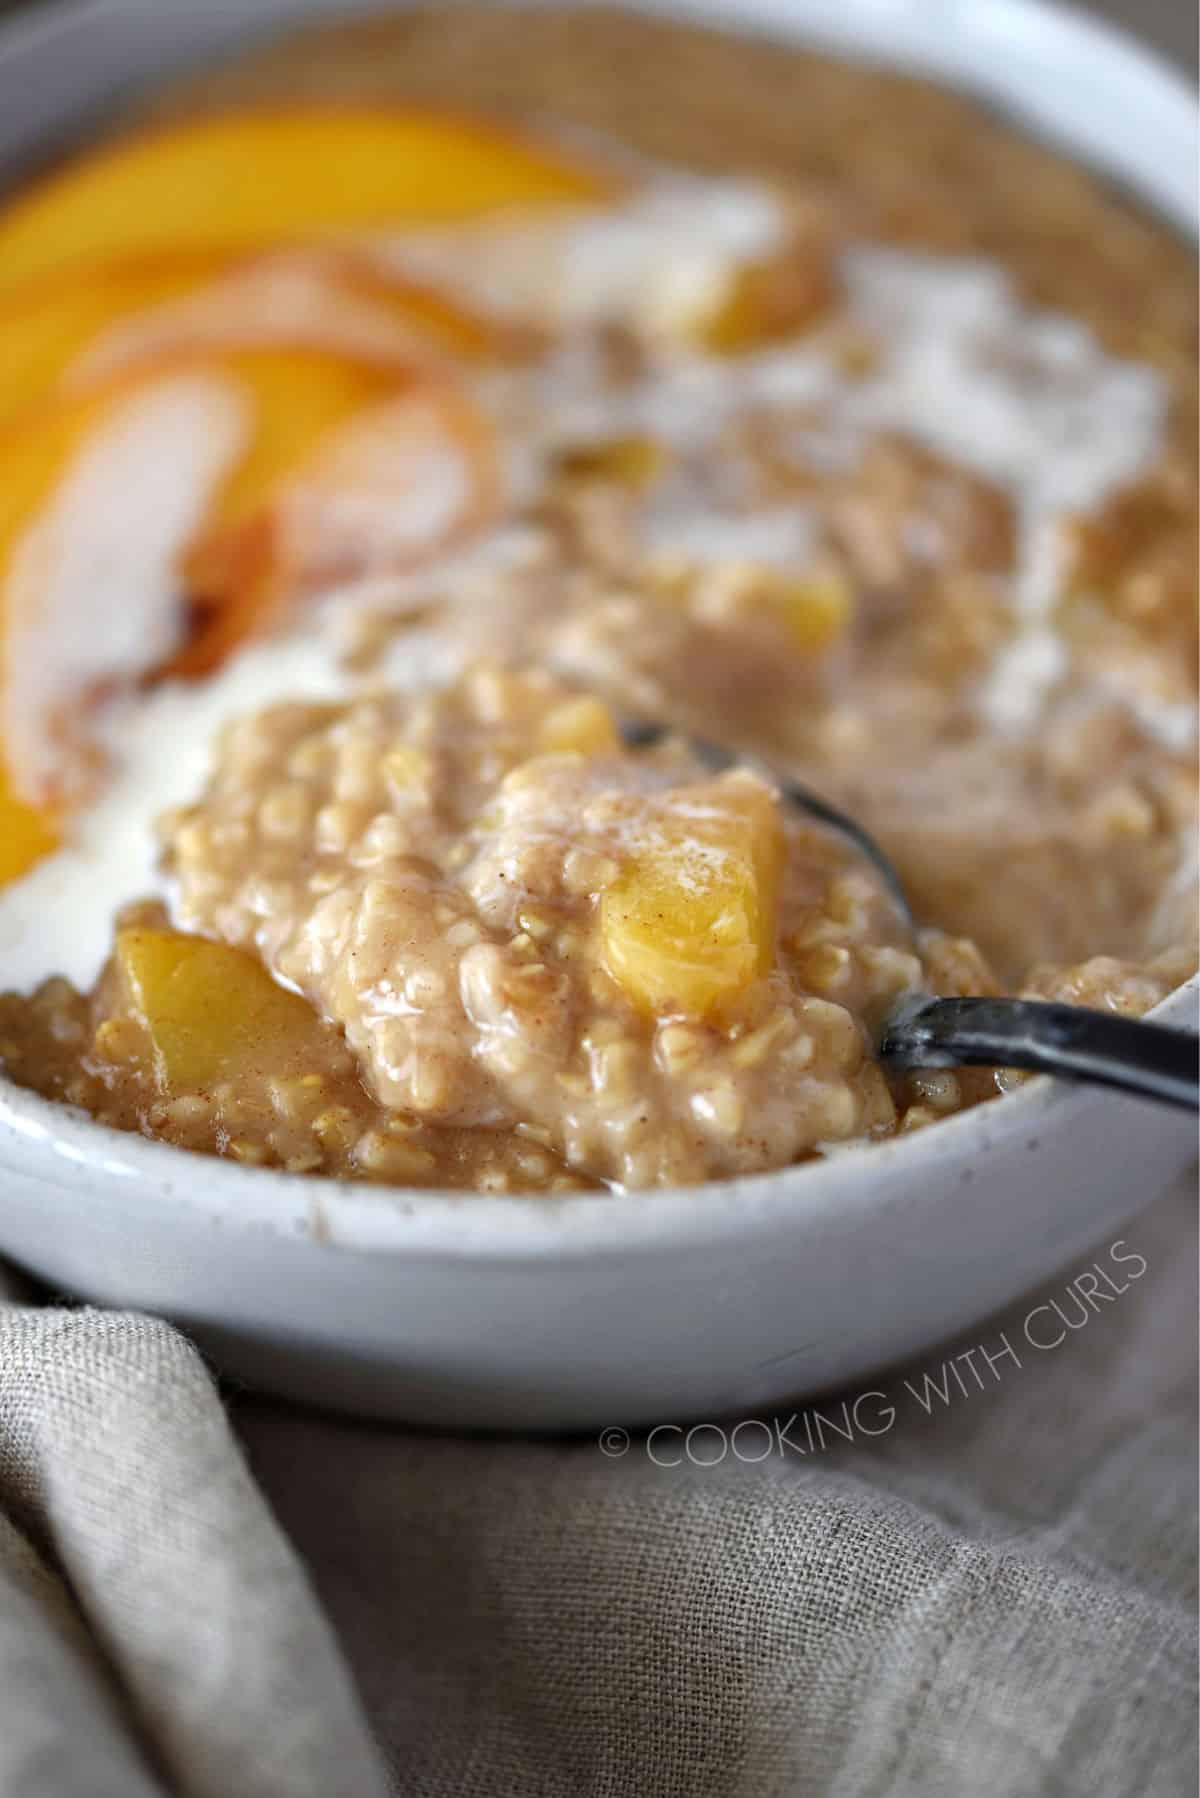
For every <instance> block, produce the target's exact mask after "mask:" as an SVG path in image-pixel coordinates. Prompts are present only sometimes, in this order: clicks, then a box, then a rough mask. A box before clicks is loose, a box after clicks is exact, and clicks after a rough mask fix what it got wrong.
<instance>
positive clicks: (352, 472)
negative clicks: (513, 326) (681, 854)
mask: <svg viewBox="0 0 1200 1798" xmlns="http://www.w3.org/2000/svg"><path fill="white" fill-rule="evenodd" d="M497 478H498V477H497V474H496V467H495V458H494V451H493V447H492V443H491V438H490V435H489V432H488V429H487V427H486V425H485V423H484V422H483V420H482V419H481V418H480V416H479V414H478V413H477V412H476V410H475V408H474V407H473V406H472V405H471V404H470V403H469V402H468V401H467V400H466V398H465V397H464V396H462V395H460V394H459V393H458V392H457V390H456V389H455V388H454V387H453V386H452V385H450V384H449V383H448V382H446V381H445V380H439V381H438V382H436V383H434V384H432V385H431V384H430V383H429V382H427V381H425V380H422V379H418V378H417V377H415V376H413V375H411V374H404V373H401V372H400V371H398V370H397V369H396V368H395V366H394V365H391V364H381V363H380V362H378V361H376V360H374V359H371V358H367V357H354V356H348V355H345V354H334V353H332V352H330V351H326V350H317V349H313V348H303V347H293V348H272V349H255V350H246V351H238V352H232V353H226V354H223V355H219V356H216V355H205V356H199V357H177V358H172V359H169V360H168V361H165V362H164V363H163V364H162V365H160V366H157V367H155V368H153V369H151V370H140V371H137V372H135V373H134V374H129V375H125V376H122V377H121V378H120V379H118V380H116V381H114V382H112V383H110V384H108V385H107V386H106V387H104V388H102V389H99V390H97V391H95V392H91V391H89V392H85V393H83V394H80V395H76V396H73V397H70V398H68V399H67V400H65V401H64V402H62V403H61V404H59V405H55V406H51V407H47V408H45V409H43V410H41V411H40V412H38V413H36V414H35V415H34V416H33V417H31V418H29V419H23V420H21V421H19V423H18V424H17V425H14V426H11V427H10V428H9V430H8V431H7V432H5V433H4V434H3V435H0V625H2V628H3V670H2V672H3V682H2V685H0V715H2V728H0V737H2V739H3V741H4V743H5V747H6V751H7V754H8V759H9V767H10V772H11V774H12V778H13V783H14V786H15V788H16V790H17V791H18V793H19V794H20V795H21V797H22V798H24V799H27V800H29V801H30V802H32V803H35V804H39V803H45V802H47V801H50V800H65V801H67V802H70V801H72V800H74V799H75V798H77V797H78V796H79V795H80V794H81V793H82V792H84V791H85V790H86V789H87V786H88V784H89V782H90V779H91V777H92V775H93V773H94V769H95V761H94V755H93V747H92V743H91V733H90V704H91V702H93V701H94V700H95V699H96V698H97V697H100V696H103V695H104V694H105V693H106V692H108V691H111V690H112V689H113V687H114V686H119V685H123V684H128V683H129V682H131V681H135V680H137V679H139V678H141V677H143V676H144V675H146V674H147V673H150V672H152V671H154V670H157V669H162V668H166V669H167V670H168V671H170V672H175V673H188V674H196V673H202V672H204V671H205V670H206V669H208V668H211V667H214V666H216V664H217V663H218V662H219V661H220V659H221V657H222V656H223V655H225V654H227V653H228V652H229V650H230V649H232V648H233V647H235V645H236V644H237V643H238V642H240V641H241V640H242V639H243V638H244V637H245V636H247V635H250V634H251V633H253V632H254V631H256V630H261V629H262V628H264V627H265V626H267V625H268V624H269V623H270V622H271V621H272V619H273V618H274V617H275V616H276V615H277V613H278V610H279V608H280V607H281V606H282V605H283V604H285V603H286V602H288V601H289V600H291V599H294V598H295V597H297V596H298V595H300V594H302V593H304V592H305V591H307V589H308V588H309V587H310V586H311V585H313V584H314V583H315V582H316V581H318V580H320V579H322V578H325V577H329V578H333V577H337V576H341V575H347V574H354V573H358V572H363V571H365V570H368V569H370V568H371V567H372V566H379V565H386V566H395V565H396V563H397V562H398V561H403V560H405V559H406V558H407V559H409V560H412V559H415V558H417V557H419V556H420V555H421V554H422V553H426V552H427V551H429V550H430V549H431V548H435V547H437V546H439V545H440V544H441V543H442V542H444V541H446V540H447V539H448V538H449V537H450V536H452V535H453V534H454V533H455V532H456V531H458V530H460V529H466V528H468V527H469V526H470V525H471V524H472V523H473V522H475V521H477V520H482V519H483V518H484V517H486V516H488V515H489V513H490V509H491V508H492V506H493V505H494V503H495V487H496V481H497ZM423 483H424V485H423ZM185 598H192V599H193V600H194V604H195V617H194V619H193V624H194V627H195V628H194V631H193V634H192V639H191V641H190V643H188V642H187V641H186V629H185V627H186V624H187V614H186V609H185V606H184V604H183V603H182V602H183V601H184V599H185ZM181 644H182V645H183V653H182V654H180V653H179V651H180V648H181Z"/></svg>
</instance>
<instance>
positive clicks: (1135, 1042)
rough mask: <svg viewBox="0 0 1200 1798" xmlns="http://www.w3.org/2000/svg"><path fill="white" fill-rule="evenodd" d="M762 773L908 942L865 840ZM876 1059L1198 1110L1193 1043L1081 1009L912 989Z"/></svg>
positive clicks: (886, 862) (627, 726) (1199, 1055)
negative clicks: (866, 884) (889, 912)
mask: <svg viewBox="0 0 1200 1798" xmlns="http://www.w3.org/2000/svg"><path fill="white" fill-rule="evenodd" d="M669 734H670V733H669V732H668V731H667V729H666V727H665V726H662V725H657V724H643V723H640V722H626V723H623V724H622V726H621V735H622V737H623V739H624V741H625V742H626V743H627V744H629V746H630V747H631V748H651V747H653V746H654V745H655V744H657V743H659V742H661V741H662V740H663V739H665V738H666V737H667V736H668V735H669ZM686 741H687V745H688V748H689V749H690V750H691V752H692V754H693V755H694V756H695V757H696V758H697V759H698V760H699V761H701V762H702V763H703V764H704V765H705V766H706V767H708V768H711V769H712V770H713V771H714V772H723V771H724V770H726V769H728V768H732V767H735V766H737V765H739V764H741V765H744V764H745V760H746V758H745V757H744V756H735V755H734V754H733V753H732V752H731V751H729V750H726V749H723V748H721V747H720V745H718V744H716V743H711V742H708V741H706V740H705V739H702V738H695V737H690V736H689V737H688V738H687V739H686ZM767 773H768V775H769V776H770V778H771V780H772V782H773V784H774V785H776V786H777V787H778V789H779V792H780V794H781V796H782V797H783V799H784V800H785V801H786V802H787V804H789V805H790V806H793V807H795V808H796V809H797V810H799V811H802V812H804V813H806V814H807V815H808V816H809V817H812V818H815V819H816V820H817V821H818V823H821V824H824V825H826V826H828V827H829V828H830V829H831V830H834V831H836V832H837V833H838V834H839V835H840V836H841V837H843V838H844V839H845V840H846V841H847V842H849V843H850V844H851V845H852V846H853V847H854V848H855V849H856V850H857V851H858V852H859V853H860V854H861V855H862V856H863V857H864V858H865V859H866V860H867V861H868V862H869V863H870V864H871V866H872V868H873V869H874V872H875V873H876V874H877V875H878V877H879V879H880V881H881V882H882V884H883V886H884V887H885V889H886V891H887V893H888V895H889V897H890V898H891V899H892V901H893V903H894V904H895V906H896V909H897V911H898V912H899V913H900V916H901V918H902V919H903V921H904V923H905V924H906V926H907V927H908V929H909V931H910V932H911V933H912V934H914V935H915V934H916V931H917V929H918V921H917V919H916V917H915V916H914V914H913V911H912V907H911V905H910V904H909V900H908V895H907V893H906V891H905V887H904V882H903V881H902V880H901V878H900V875H899V873H898V872H897V869H896V867H895V864H894V863H893V862H892V861H891V859H890V857H889V856H888V855H887V854H886V852H885V851H884V849H883V848H882V847H881V845H880V844H879V843H878V842H877V840H876V839H875V838H874V837H873V836H872V835H871V833H870V832H869V831H868V830H867V829H866V828H865V827H864V826H863V825H862V824H860V823H859V822H858V820H857V819H855V818H853V817H851V816H850V815H849V814H848V813H846V812H843V811H841V810H840V809H839V808H838V807H837V806H834V805H831V804H830V802H829V801H828V800H826V799H823V798H822V797H821V796H820V795H819V794H817V793H814V792H813V791H811V789H810V788H808V787H806V786H804V785H801V784H800V783H798V782H796V781H793V780H789V779H786V778H784V777H781V776H780V775H779V774H778V773H776V772H774V771H773V770H770V769H768V770H767ZM875 1053H876V1055H877V1057H878V1059H879V1062H880V1064H881V1065H882V1066H883V1067H884V1068H885V1069H886V1070H888V1071H889V1072H893V1073H905V1072H908V1071H910V1070H912V1069H920V1068H931V1069H934V1068H957V1067H1009V1068H1021V1069H1023V1070H1025V1071H1027V1072H1030V1073H1036V1074H1052V1075H1055V1076H1056V1077H1058V1078H1060V1079H1067V1080H1078V1081H1083V1082H1085V1083H1087V1084H1090V1085H1094V1086H1107V1087H1113V1088H1116V1089H1118V1090H1119V1091H1122V1092H1128V1093H1134V1094H1136V1095H1137V1096H1138V1097H1140V1098H1145V1099H1154V1100H1157V1101H1158V1102H1159V1103H1160V1104H1164V1105H1174V1106H1177V1107H1179V1108H1181V1109H1184V1110H1189V1111H1197V1110H1200V1039H1197V1037H1196V1036H1195V1035H1193V1034H1192V1032H1191V1031H1188V1030H1176V1029H1172V1028H1170V1027H1169V1026H1167V1025H1164V1024H1153V1023H1148V1022H1146V1021H1145V1020H1143V1019H1141V1018H1129V1017H1122V1016H1120V1015H1118V1014H1116V1013H1114V1012H1105V1011H1098V1010H1095V1009H1093V1008H1091V1007H1088V1006H1083V1005H1067V1004H1063V1003H1061V1002H1058V1001H1052V1000H1043V999H1019V998H1008V997H1001V998H996V997H990V996H989V997H955V998H940V997H938V996H937V995H935V994H932V993H926V992H919V991H910V992H907V993H904V994H903V995H901V997H900V998H899V999H898V1000H896V1001H895V1002H894V1003H893V1004H892V1006H891V1008H890V1009H889V1010H888V1012H887V1014H886V1015H885V1017H884V1019H883V1022H882V1024H881V1025H880V1027H879V1029H878V1032H877V1039H876V1043H875Z"/></svg>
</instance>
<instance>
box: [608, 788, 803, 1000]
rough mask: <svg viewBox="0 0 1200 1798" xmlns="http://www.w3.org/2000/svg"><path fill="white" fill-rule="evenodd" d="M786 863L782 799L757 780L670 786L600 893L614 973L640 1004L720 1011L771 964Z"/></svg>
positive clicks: (631, 996)
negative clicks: (625, 860) (779, 801)
mask: <svg viewBox="0 0 1200 1798" xmlns="http://www.w3.org/2000/svg"><path fill="white" fill-rule="evenodd" d="M782 861H783V834H782V829H781V826H780V821H779V813H778V807H777V805H776V803H775V800H774V797H773V796H772V794H771V792H770V790H769V788H767V787H766V786H764V785H763V783H762V782H761V781H759V780H757V779H755V778H754V777H753V776H749V775H731V776H727V777H726V778H725V779H723V780H718V781H712V782H709V783H707V784H705V785H703V786H695V787H684V788H680V789H677V790H676V791H674V792H673V793H671V794H670V795H669V798H668V800H667V801H666V802H664V803H663V804H662V805H661V806H658V807H656V808H654V810H653V811H652V812H651V813H650V815H649V816H648V817H647V818H646V820H645V824H644V829H643V830H642V832H641V837H640V840H636V839H635V846H634V848H633V852H632V855H631V857H630V859H629V862H628V863H627V865H626V867H625V869H624V870H623V871H622V873H621V874H620V875H619V876H618V878H617V879H616V880H615V881H614V883H613V884H612V885H611V886H610V887H608V888H606V889H605V891H604V892H603V894H602V895H601V898H600V936H601V943H602V946H603V953H604V959H605V962H606V964H607V966H608V971H609V973H610V974H611V975H612V976H613V978H614V979H615V980H616V982H617V984H618V985H619V986H621V987H622V988H623V989H624V991H625V992H626V994H627V995H628V996H629V998H631V999H632V1000H633V1002H634V1004H635V1005H637V1006H638V1007H639V1008H641V1009H642V1010H644V1011H648V1012H652V1013H654V1014H656V1015H659V1016H663V1015H669V1014H672V1013H677V1012H678V1013H683V1014H685V1015H689V1016H694V1017H707V1016H711V1015H715V1014H720V1013H721V1012H723V1011H724V1010H726V1009H727V1008H728V1007H729V1006H730V1005H731V1004H734V1003H736V1001H737V1000H738V999H739V998H741V996H742V995H743V993H745V991H746V989H747V988H748V987H749V986H750V985H751V983H752V982H753V981H754V980H756V979H758V978H759V977H760V976H761V975H763V974H765V973H766V972H767V970H768V969H769V968H770V966H771V963H772V960H773V958H774V950H775V927H776V917H775V914H776V904H777V898H778V890H779V878H780V872H781V868H782Z"/></svg>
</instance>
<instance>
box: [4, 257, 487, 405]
mask: <svg viewBox="0 0 1200 1798" xmlns="http://www.w3.org/2000/svg"><path fill="white" fill-rule="evenodd" d="M280 342H289V343H307V344H309V345H312V346H314V347H317V348H321V347H324V348H327V349H334V350H343V351H345V352H346V353H347V354H349V355H358V356H370V357H375V358H377V359H379V360H380V361H381V362H388V361H390V362H394V363H397V364H408V363H412V362H414V361H421V360H425V361H428V360H430V359H434V360H439V359H442V358H447V357H448V358H451V359H461V358H467V359H474V358H477V357H480V356H482V355H484V354H485V353H488V352H489V351H491V350H493V349H498V348H499V347H500V338H499V336H498V334H497V333H495V332H493V331H491V330H489V328H488V327H487V326H486V325H485V324H484V323H483V322H482V321H481V320H479V319H476V318H472V317H470V316H469V315H468V314H467V313H465V312H464V311H462V309H461V308H459V307H455V306H453V305H451V304H450V302H449V301H447V300H444V299H442V298H441V296H439V295H437V294H435V293H433V292H430V291H426V290H424V289H422V288H419V287H417V286H415V285H413V284H411V283H405V282H403V281H401V280H398V279H387V278H385V277H384V276H383V275H381V273H380V271H379V270H378V269H377V268H376V267H375V265H374V264H373V263H372V262H371V261H370V260H368V259H367V258H366V257H362V256H358V255H356V254H354V253H353V252H350V251H342V250H333V249H330V250H296V251H281V252H279V253H277V254H274V255H269V256H262V257H255V258H251V259H249V260H246V259H236V260H234V261H233V262H231V261H230V259H229V258H228V257H226V256H219V255H206V254H204V253H195V254H189V255H184V256H170V257H153V258H149V259H144V260H140V261H134V262H129V263H116V264H112V265H103V266H101V267H98V268H96V269H94V270H91V271H89V274H88V278H87V280H86V281H80V280H78V279H76V278H74V277H71V278H65V277H64V276H62V275H61V274H58V273H56V274H55V275H53V276H50V277H48V278H46V279H45V280H38V281H31V282H26V283H23V284H22V285H21V286H20V287H18V288H16V289H14V290H13V291H12V292H11V293H0V425H3V424H5V423H7V422H8V420H10V419H12V418H15V417H17V416H18V415H19V414H20V413H21V412H23V411H25V410H26V409H27V408H28V407H29V406H30V405H32V404H33V403H35V402H36V401H38V400H40V399H42V398H43V397H44V396H45V395H47V394H48V393H50V392H52V391H53V390H54V389H55V388H56V387H57V386H59V385H66V386H69V387H71V388H78V387H80V386H85V385H89V384H93V383H95V382H98V381H102V380H107V379H109V378H110V377H111V376H113V375H114V374H118V373H120V372H122V371H123V370H125V369H128V368H134V367H138V366H141V365H144V364H146V363H148V362H154V361H158V360H160V359H161V358H162V357H163V356H165V355H173V354H177V353H179V352H181V351H187V350H196V349H200V348H213V349H229V348H239V347H240V348H247V347H251V346H253V345H256V344H262V345H270V344H272V343H280Z"/></svg>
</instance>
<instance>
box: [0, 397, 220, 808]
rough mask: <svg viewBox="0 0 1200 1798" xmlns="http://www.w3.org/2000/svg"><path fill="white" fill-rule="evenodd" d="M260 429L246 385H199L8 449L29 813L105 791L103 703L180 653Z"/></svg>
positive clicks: (11, 764) (11, 626)
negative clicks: (200, 566)
mask: <svg viewBox="0 0 1200 1798" xmlns="http://www.w3.org/2000/svg"><path fill="white" fill-rule="evenodd" d="M252 424H253V421H252V418H251V417H250V415H249V409H248V408H247V406H246V404H245V401H244V398H243V396H242V395H241V394H240V393H239V392H238V391H237V389H236V388H235V387H234V386H233V384H232V383H230V382H228V381H224V382H222V381H221V380H220V379H214V378H213V376H212V374H211V373H207V372H203V371H200V370H197V369H191V370H179V371H176V372H175V373H173V374H172V375H170V376H161V377H158V378H155V379H153V380H148V379H145V378H142V379H140V380H138V381H129V380H127V381H124V382H121V383H118V384H116V386H115V387H114V388H113V389H112V390H110V391H106V392H103V393H96V394H88V395H86V396H81V397H79V398H77V399H74V400H70V401H68V402H65V403H63V404H61V405H56V406H51V407H47V408H45V409H43V410H40V411H38V412H36V413H35V414H34V416H32V417H31V418H29V419H22V420H20V421H18V422H17V424H15V425H12V426H10V427H9V429H8V430H7V431H6V432H5V433H3V434H2V435H0V633H2V634H0V740H2V741H3V743H4V750H5V755H6V757H7V761H8V768H9V774H10V776H11V779H12V783H13V786H14V788H15V790H16V791H17V793H18V794H19V795H20V797H21V798H22V799H25V800H27V801H29V802H30V803H31V804H35V805H42V804H47V803H52V802H53V803H65V804H70V803H73V802H74V801H75V800H76V799H78V798H79V797H81V796H82V794H83V793H84V792H85V791H86V790H87V789H88V787H89V786H90V784H91V780H92V777H93V775H94V773H95V771H96V768H97V766H98V765H99V764H98V760H97V756H96V752H95V743H94V738H93V730H92V724H93V719H92V712H93V708H94V704H95V701H96V700H97V699H98V698H100V697H102V696H103V695H104V694H105V693H107V692H110V691H112V690H113V688H114V687H116V686H120V685H123V684H126V683H128V682H130V681H135V680H137V679H138V678H139V677H141V676H142V675H143V674H145V673H146V672H147V671H148V670H149V669H151V668H153V667H154V666H155V665H156V664H157V663H159V662H161V661H162V660H164V659H165V657H166V656H167V655H169V654H170V653H171V652H172V650H173V649H174V647H175V645H176V643H177V641H178V638H179V633H180V627H181V622H182V607H181V605H180V597H179V593H178V582H177V577H176V572H175V563H176V561H177V558H178V555H179V551H180V549H181V547H182V546H183V545H184V544H185V543H186V542H187V541H188V540H189V538H190V537H191V536H192V535H193V533H194V532H195V531H196V529H197V528H198V527H199V526H200V524H201V522H202V520H203V518H204V516H205V513H206V511H207V509H208V508H209V506H210V505H211V503H212V500H213V496H214V494H215V493H216V492H217V490H218V489H219V485H220V482H221V480H222V478H223V477H224V476H225V474H226V472H227V470H228V469H229V468H230V467H231V466H233V465H234V464H236V462H237V460H238V457H239V455H240V453H241V451H242V447H243V444H244V442H245V441H246V440H247V438H248V437H249V436H250V434H251V431H252Z"/></svg>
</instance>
